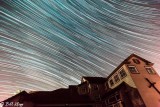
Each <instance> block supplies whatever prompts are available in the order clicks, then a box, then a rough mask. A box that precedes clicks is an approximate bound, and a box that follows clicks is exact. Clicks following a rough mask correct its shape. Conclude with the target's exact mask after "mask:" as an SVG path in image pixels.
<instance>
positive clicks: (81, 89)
mask: <svg viewBox="0 0 160 107" xmlns="http://www.w3.org/2000/svg"><path fill="white" fill-rule="evenodd" d="M78 93H79V94H80V95H84V94H88V93H89V88H88V84H87V83H86V84H83V85H80V86H78Z"/></svg>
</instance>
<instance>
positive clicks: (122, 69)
mask: <svg viewBox="0 0 160 107" xmlns="http://www.w3.org/2000/svg"><path fill="white" fill-rule="evenodd" d="M121 71H124V73H125V76H123V77H122V75H121V73H120V72H121ZM124 73H123V74H124ZM118 74H119V75H120V78H121V80H122V79H123V78H125V77H126V76H127V72H126V71H125V70H124V68H121V69H120V70H119V71H118Z"/></svg>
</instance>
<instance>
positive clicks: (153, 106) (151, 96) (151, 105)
mask: <svg viewBox="0 0 160 107" xmlns="http://www.w3.org/2000/svg"><path fill="white" fill-rule="evenodd" d="M133 58H135V57H132V58H131V59H130V60H129V61H130V62H131V63H130V64H127V65H126V67H127V66H128V65H134V66H136V68H137V70H138V72H139V73H136V74H133V73H130V75H131V77H132V79H133V81H134V83H135V85H136V87H137V89H138V91H139V93H140V95H141V97H142V99H143V101H144V102H145V105H146V106H147V107H160V94H158V92H157V91H156V90H155V89H154V88H153V87H151V88H149V87H148V86H149V85H150V84H149V82H147V81H146V79H145V78H148V79H149V80H150V81H152V82H156V84H155V87H157V89H158V90H159V91H160V77H159V75H158V74H157V73H156V74H149V73H148V72H147V71H146V69H145V66H149V65H146V63H145V62H143V61H142V60H140V64H135V63H134V62H133V61H132V59H133ZM128 71H129V70H128Z"/></svg>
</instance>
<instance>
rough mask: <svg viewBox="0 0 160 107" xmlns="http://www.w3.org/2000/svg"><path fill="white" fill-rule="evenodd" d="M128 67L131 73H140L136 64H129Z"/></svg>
mask: <svg viewBox="0 0 160 107" xmlns="http://www.w3.org/2000/svg"><path fill="white" fill-rule="evenodd" d="M128 68H129V71H130V72H131V73H139V72H138V71H137V69H136V67H135V66H128Z"/></svg>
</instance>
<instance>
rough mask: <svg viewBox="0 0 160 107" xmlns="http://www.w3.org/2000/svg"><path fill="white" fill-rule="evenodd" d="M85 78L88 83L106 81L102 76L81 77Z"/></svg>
mask: <svg viewBox="0 0 160 107" xmlns="http://www.w3.org/2000/svg"><path fill="white" fill-rule="evenodd" d="M83 78H84V79H85V80H87V81H88V82H89V83H100V84H103V83H105V82H106V78H103V77H84V76H83V77H82V79H83Z"/></svg>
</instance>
